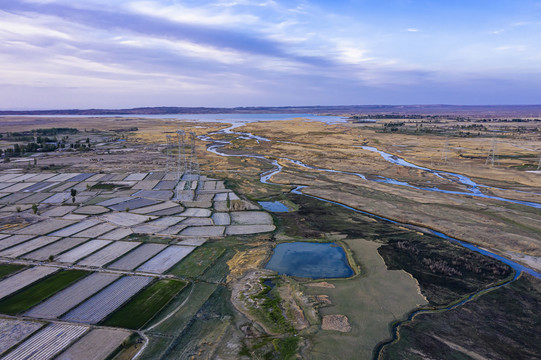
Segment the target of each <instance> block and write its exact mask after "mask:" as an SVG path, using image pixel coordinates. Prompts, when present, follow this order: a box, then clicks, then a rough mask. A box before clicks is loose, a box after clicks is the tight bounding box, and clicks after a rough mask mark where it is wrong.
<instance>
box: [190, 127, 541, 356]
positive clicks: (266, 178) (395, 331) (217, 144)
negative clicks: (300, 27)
mask: <svg viewBox="0 0 541 360" xmlns="http://www.w3.org/2000/svg"><path fill="white" fill-rule="evenodd" d="M238 126H239V125H233V126H231V127H229V128H227V129H224V130H221V131H218V132H215V133H211V134H209V135H213V134H218V133H225V134H232V135H237V136H238V138H243V139H253V140H256V141H258V142H259V141H270V140H269V139H267V138H263V137H259V136H255V135H253V134H250V133H246V132H242V133H241V132H234V131H233V129H234V128H236V127H238ZM200 139H201V140H204V141H209V142H212V144H211V145H209V146H208V147H207V150H208V151H210V152H212V153H214V154H216V155H219V156H240V157H251V158H256V159H261V160H263V161H267V162H270V163H272V165H273V166H274V168H273V169H271V170H268V171H265V172H263V173H262V174H260V181H261V182H262V183H264V184H270V185H281V184H275V183H273V182H272V181H271V178H272V177H273V176H274V175H276V174H279V173H280V172H281V171H282V170H283V166H282V165H280V163H279V162H278V160H276V159H269V158H268V157H265V156H262V155H248V154H240V155H233V154H227V153H224V152H221V151H220V149H221V148H223V147H224V146H225V145H227V144H230V142H229V141H225V140H213V139H212V138H210V136H202V137H200ZM362 148H363V149H364V150H367V151H372V152H377V153H379V154H380V155H381V156H382V157H383V158H384V159H385V160H386V161H389V162H391V163H393V164H395V165H398V166H404V167H411V168H416V169H419V170H423V171H427V172H430V173H432V174H434V175H436V176H438V177H444V178H446V179H448V180H451V181H454V182H457V183H458V184H461V185H465V186H467V191H464V192H459V191H449V190H444V189H439V188H437V187H433V188H421V187H416V186H413V185H411V184H408V183H406V182H403V181H398V180H395V179H390V178H385V177H379V178H377V179H374V180H370V179H367V177H366V176H365V175H363V174H360V173H355V172H347V171H339V170H333V169H324V168H319V167H314V166H311V165H307V164H304V163H303V162H301V161H298V160H293V159H289V158H280V160H282V161H289V162H291V163H293V164H295V165H298V166H301V167H304V168H307V169H311V170H316V171H322V172H329V173H338V174H345V175H354V176H358V177H359V178H361V179H363V180H368V181H375V182H385V183H389V184H395V185H400V186H408V187H412V188H415V189H419V190H424V191H431V192H440V193H447V194H457V195H470V196H477V197H482V198H489V199H494V200H498V201H505V202H511V203H516V204H521V205H525V206H530V207H533V208H537V209H541V204H538V203H534V202H527V201H519V200H514V199H507V198H503V197H497V196H490V195H486V194H483V193H482V192H481V191H480V190H479V187H485V186H484V185H480V184H477V183H476V182H474V181H473V180H471V179H470V178H469V177H467V176H464V175H461V174H455V173H451V172H445V171H439V170H433V169H429V168H426V167H421V166H418V165H415V164H412V163H409V162H407V161H405V160H404V159H401V158H399V157H397V156H395V155H392V154H388V153H385V152H383V151H380V150H378V149H377V148H374V147H368V146H363V147H362ZM305 187H306V186H302V185H298V186H296V187H295V188H294V189H293V190H292V193H294V194H299V195H303V196H307V197H310V198H313V199H317V200H320V201H323V202H327V203H331V204H335V205H338V206H341V207H343V208H346V209H348V210H351V211H354V212H357V213H361V214H363V215H366V216H370V217H372V218H376V219H378V220H383V221H386V222H389V223H392V224H395V225H399V226H403V227H407V228H411V229H414V230H420V231H423V232H425V233H429V234H432V235H434V236H437V237H439V238H441V239H444V240H447V241H450V242H453V243H456V244H458V245H461V246H463V247H465V248H468V249H470V250H472V251H475V252H477V253H481V254H483V255H486V256H489V257H492V258H494V259H497V260H499V261H501V262H503V263H505V264H507V265H509V266H510V267H511V268H512V269H513V270H514V271H515V273H514V276H513V278H510V279H508V280H507V281H504V282H502V283H500V284H498V285H495V286H492V287H490V288H486V289H483V290H480V291H478V292H476V293H473V294H471V295H469V296H467V297H465V298H463V299H461V300H460V301H458V302H456V303H453V304H451V305H449V306H447V307H443V308H432V309H431V308H421V309H416V310H413V311H412V312H410V313H409V315H408V316H407V318H406V319H405V320H403V321H399V322H396V323H395V324H393V327H392V329H391V338H390V339H389V340H387V341H384V342H381V343H380V344H379V345H378V346H377V347H376V348H375V349H374V353H373V354H374V359H378V358H379V357H380V355H381V352H382V350H383V348H384V347H385V346H386V345H388V344H391V343H393V342H394V341H396V340H397V339H398V338H399V336H400V335H399V329H400V327H401V326H402V325H404V324H406V323H408V322H411V321H412V320H413V319H414V318H415V317H416V316H418V315H421V314H429V313H435V312H441V311H448V310H451V309H454V308H457V307H460V306H462V305H464V304H466V303H468V302H470V301H472V300H473V299H475V298H477V297H479V296H481V295H483V294H485V293H487V292H489V291H492V290H494V289H497V288H499V287H502V286H505V285H508V284H510V283H511V282H513V281H515V280H516V279H517V278H518V277H519V276H520V275H521V274H522V273H523V272H525V273H528V274H530V275H533V276H535V277H537V278H541V273H539V272H537V271H535V270H533V269H530V268H528V267H526V266H523V265H521V264H519V263H517V262H514V261H512V260H509V259H507V258H505V257H502V256H500V255H498V254H495V253H493V252H490V251H488V250H486V249H483V248H480V247H477V246H475V245H472V244H470V243H467V242H464V241H461V240H458V239H455V238H452V237H450V236H448V235H446V234H444V233H441V232H439V231H435V230H432V229H429V228H425V227H420V226H416V225H415V226H413V225H411V224H406V223H401V222H398V221H395V220H392V219H388V218H385V217H382V216H378V215H375V214H371V213H368V212H365V211H362V210H359V209H355V208H353V207H350V206H348V205H345V204H341V203H338V202H335V201H332V200H328V199H324V198H321V197H317V196H313V195H309V194H305V193H303V192H302V189H303V188H305Z"/></svg>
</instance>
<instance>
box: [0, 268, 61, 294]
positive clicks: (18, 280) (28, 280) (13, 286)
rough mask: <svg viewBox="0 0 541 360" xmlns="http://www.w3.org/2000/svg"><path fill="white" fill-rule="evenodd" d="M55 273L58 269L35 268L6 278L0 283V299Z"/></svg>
mask: <svg viewBox="0 0 541 360" xmlns="http://www.w3.org/2000/svg"><path fill="white" fill-rule="evenodd" d="M57 271H58V269H57V268H53V267H46V266H36V267H33V268H30V269H28V270H24V271H21V272H19V273H17V274H15V275H12V276H10V277H7V278H5V279H4V280H2V281H0V299H2V298H4V297H6V296H8V295H10V294H13V293H14V292H16V291H19V290H21V289H22V288H24V287H25V286H27V285H30V284H32V283H33V282H35V281H38V280H39V279H42V278H44V277H45V276H47V275H51V274H52V273H54V272H57Z"/></svg>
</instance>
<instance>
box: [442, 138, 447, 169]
mask: <svg viewBox="0 0 541 360" xmlns="http://www.w3.org/2000/svg"><path fill="white" fill-rule="evenodd" d="M448 151H449V137H446V138H445V145H444V146H443V150H442V151H441V161H442V162H443V163H444V164H447V152H448Z"/></svg>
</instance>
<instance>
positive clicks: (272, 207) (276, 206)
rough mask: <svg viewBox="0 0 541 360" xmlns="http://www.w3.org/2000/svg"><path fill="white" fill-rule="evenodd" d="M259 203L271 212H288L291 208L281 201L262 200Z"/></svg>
mask: <svg viewBox="0 0 541 360" xmlns="http://www.w3.org/2000/svg"><path fill="white" fill-rule="evenodd" d="M259 205H261V206H262V207H263V209H265V210H267V211H271V212H288V211H289V208H288V207H287V206H285V205H284V204H282V203H281V202H279V201H260V202H259Z"/></svg>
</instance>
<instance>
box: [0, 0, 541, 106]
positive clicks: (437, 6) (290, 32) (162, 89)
mask: <svg viewBox="0 0 541 360" xmlns="http://www.w3.org/2000/svg"><path fill="white" fill-rule="evenodd" d="M367 104H385V105H400V104H457V105H474V104H479V105H490V104H541V0H532V1H530V0H452V1H444V0H154V1H150V0H1V2H0V109H4V110H9V109H11V110H20V109H29V110H30V109H72V108H131V107H141V106H206V107H237V106H295V105H298V106H308V105H367Z"/></svg>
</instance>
